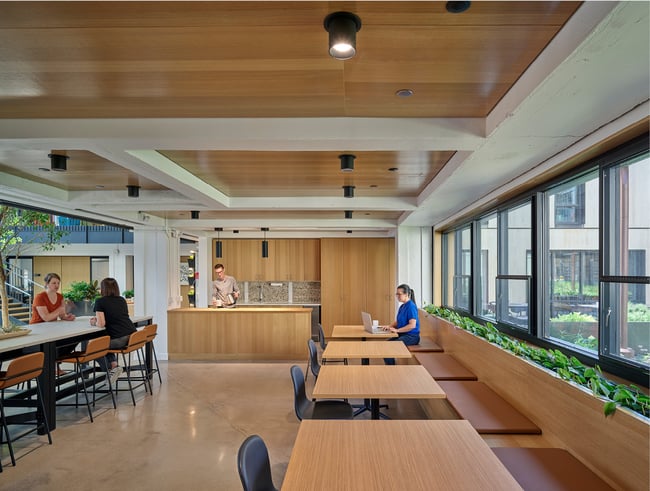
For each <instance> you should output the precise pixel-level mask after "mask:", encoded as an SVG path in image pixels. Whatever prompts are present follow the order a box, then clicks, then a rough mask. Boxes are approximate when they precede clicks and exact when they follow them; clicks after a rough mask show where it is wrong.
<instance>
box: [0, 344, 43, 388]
mask: <svg viewBox="0 0 650 491" xmlns="http://www.w3.org/2000/svg"><path fill="white" fill-rule="evenodd" d="M44 361H45V354H43V352H41V351H39V352H38V353H30V354H28V355H23V356H19V357H18V358H14V359H13V360H11V362H9V365H8V366H7V371H5V372H0V389H6V388H8V387H13V386H14V385H18V384H20V383H22V382H26V381H27V380H32V379H33V378H35V377H38V376H39V375H40V374H41V373H42V372H43V362H44Z"/></svg>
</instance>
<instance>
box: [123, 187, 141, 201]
mask: <svg viewBox="0 0 650 491" xmlns="http://www.w3.org/2000/svg"><path fill="white" fill-rule="evenodd" d="M126 194H127V195H128V196H129V198H137V197H138V196H140V186H134V185H133V184H129V185H128V186H127V187H126Z"/></svg>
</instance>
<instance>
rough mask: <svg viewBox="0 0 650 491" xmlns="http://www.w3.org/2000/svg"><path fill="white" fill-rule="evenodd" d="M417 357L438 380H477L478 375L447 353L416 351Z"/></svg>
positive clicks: (415, 355)
mask: <svg viewBox="0 0 650 491" xmlns="http://www.w3.org/2000/svg"><path fill="white" fill-rule="evenodd" d="M413 356H414V357H415V359H416V360H417V361H418V362H420V365H422V366H423V367H424V368H426V369H427V371H428V372H429V373H430V374H431V376H432V377H433V378H434V379H436V380H476V375H474V374H473V373H472V372H471V371H469V370H468V369H467V368H465V366H464V365H462V364H461V363H460V362H459V361H458V360H456V358H454V357H453V356H452V355H448V354H446V353H415V354H414V355H413Z"/></svg>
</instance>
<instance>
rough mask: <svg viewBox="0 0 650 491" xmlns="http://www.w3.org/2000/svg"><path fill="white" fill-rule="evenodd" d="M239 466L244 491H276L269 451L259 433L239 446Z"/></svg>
mask: <svg viewBox="0 0 650 491" xmlns="http://www.w3.org/2000/svg"><path fill="white" fill-rule="evenodd" d="M237 467H238V468H239V478H240V479H241V484H242V486H243V488H244V491H275V486H274V485H273V479H272V477H271V462H270V461H269V452H268V450H267V448H266V445H265V444H264V440H262V439H261V438H260V437H259V436H258V435H251V436H249V437H248V438H246V440H244V442H243V443H242V444H241V446H240V447H239V452H238V453H237Z"/></svg>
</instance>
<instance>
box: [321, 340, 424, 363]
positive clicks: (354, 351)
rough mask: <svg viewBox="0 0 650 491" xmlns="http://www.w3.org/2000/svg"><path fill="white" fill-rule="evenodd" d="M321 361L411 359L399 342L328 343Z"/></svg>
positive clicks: (410, 354) (408, 352) (402, 344)
mask: <svg viewBox="0 0 650 491" xmlns="http://www.w3.org/2000/svg"><path fill="white" fill-rule="evenodd" d="M322 356H323V359H325V360H327V359H330V358H331V359H339V358H361V360H362V364H367V362H364V360H369V359H371V358H374V359H383V358H412V357H413V353H411V352H410V351H409V350H408V348H407V347H406V345H405V344H404V343H402V342H401V341H394V342H386V341H330V342H329V343H327V346H326V347H325V350H324V351H323V355H322Z"/></svg>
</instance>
